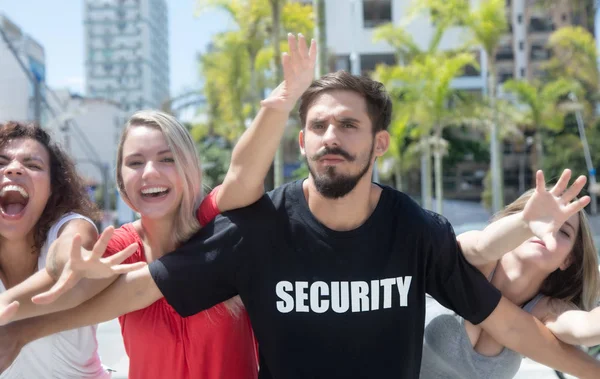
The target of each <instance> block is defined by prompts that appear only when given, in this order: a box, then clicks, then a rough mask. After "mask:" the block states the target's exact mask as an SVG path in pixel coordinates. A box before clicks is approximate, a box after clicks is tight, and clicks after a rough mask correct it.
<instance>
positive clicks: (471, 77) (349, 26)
mask: <svg viewBox="0 0 600 379" xmlns="http://www.w3.org/2000/svg"><path fill="white" fill-rule="evenodd" d="M415 1H418V0H326V1H325V7H326V10H325V13H326V17H327V28H326V29H327V45H328V49H329V53H330V55H333V56H334V59H335V67H334V68H335V69H336V70H339V69H345V70H348V71H350V70H351V69H352V68H353V67H354V70H355V72H365V71H371V70H373V69H374V68H375V65H376V64H378V63H387V64H394V63H395V59H394V55H393V49H392V47H391V46H389V45H388V44H386V43H384V42H379V43H375V42H373V31H374V28H375V27H377V26H379V25H381V24H384V23H389V22H393V23H394V24H396V25H399V24H400V23H401V22H404V21H405V20H406V19H407V16H408V15H409V12H410V7H411V6H412V5H413V4H414V2H415ZM470 3H471V6H472V7H476V6H477V5H478V3H479V0H471V1H470ZM555 3H556V4H554V5H553V7H552V9H542V8H539V7H535V6H533V5H532V4H530V2H528V1H527V0H506V16H507V21H508V24H509V25H508V31H507V33H506V34H505V35H504V36H502V38H501V40H500V43H499V46H498V51H497V53H496V56H495V57H493V58H492V59H495V61H496V69H497V71H498V72H497V75H498V81H499V82H500V83H503V82H504V81H506V80H508V79H513V78H514V79H528V80H531V79H534V78H539V77H543V75H544V72H543V63H544V61H546V60H547V59H548V58H549V56H550V55H549V52H548V50H547V48H546V46H545V45H546V42H547V41H548V38H549V36H550V34H551V33H552V32H553V31H554V30H556V29H557V28H560V27H563V26H567V25H573V24H576V20H575V18H574V16H573V13H572V9H571V7H572V6H571V5H570V4H569V0H557V1H556V2H555ZM405 28H406V30H407V31H408V32H409V33H410V34H411V35H412V37H413V38H414V40H415V42H416V43H417V44H418V45H419V46H420V47H421V48H426V47H427V45H428V43H429V41H430V40H431V38H432V37H433V33H434V28H433V26H432V25H431V22H430V21H429V18H428V17H426V16H423V15H419V16H417V17H415V18H414V19H412V20H411V22H409V23H408V24H407V25H406V26H405ZM468 38H469V36H468V34H467V31H466V30H465V29H464V28H459V27H455V28H450V29H449V30H447V31H446V33H445V34H444V36H443V38H442V40H441V43H440V46H439V48H440V49H441V50H446V49H451V48H457V47H460V46H461V45H464V43H465V42H467V41H468ZM353 52H354V53H355V54H354V55H353V54H352V53H353ZM474 54H476V55H477V56H478V59H479V63H480V68H481V70H480V71H477V70H475V69H474V68H471V67H468V68H467V70H466V72H465V75H464V76H462V77H460V78H457V79H455V80H454V82H453V83H452V84H453V86H454V88H458V89H467V90H481V89H485V88H486V85H487V83H486V82H485V80H484V78H485V77H486V75H487V73H486V65H487V57H486V56H485V53H484V51H483V50H482V49H479V51H474ZM352 56H354V57H356V60H355V63H352V60H351V57H352Z"/></svg>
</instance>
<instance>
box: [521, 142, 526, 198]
mask: <svg viewBox="0 0 600 379" xmlns="http://www.w3.org/2000/svg"><path fill="white" fill-rule="evenodd" d="M526 156H527V153H526V152H525V150H523V152H521V153H519V196H520V195H521V194H522V193H523V192H525V158H526Z"/></svg>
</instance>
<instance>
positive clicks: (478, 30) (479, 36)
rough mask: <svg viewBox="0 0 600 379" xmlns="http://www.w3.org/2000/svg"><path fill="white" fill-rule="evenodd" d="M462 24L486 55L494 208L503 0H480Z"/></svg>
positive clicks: (498, 196) (498, 187)
mask: <svg viewBox="0 0 600 379" xmlns="http://www.w3.org/2000/svg"><path fill="white" fill-rule="evenodd" d="M464 23H465V26H466V27H467V28H468V29H469V31H470V32H471V34H472V36H473V39H474V42H475V44H477V45H479V46H481V48H482V49H483V51H484V52H485V55H486V56H487V75H488V76H487V93H486V94H487V97H488V99H489V105H490V107H491V109H492V110H493V115H494V116H493V119H492V120H493V122H492V124H491V129H490V163H491V171H492V191H493V193H492V211H493V212H497V211H499V210H500V209H501V208H502V207H503V206H504V204H503V203H504V199H503V197H504V196H503V192H504V189H503V185H502V184H503V183H502V182H503V181H502V178H501V175H502V171H503V170H502V155H501V154H502V151H501V149H500V146H499V145H500V144H499V143H498V142H499V138H498V137H499V136H498V125H497V117H496V114H497V107H496V96H497V89H496V83H497V71H496V62H495V61H496V52H497V50H498V45H499V44H500V39H501V37H502V36H503V35H504V34H505V33H506V32H507V31H508V21H507V20H506V10H505V1H504V0H483V1H481V2H480V3H479V7H478V8H476V9H473V10H471V11H469V12H468V14H467V16H466V17H465V19H464Z"/></svg>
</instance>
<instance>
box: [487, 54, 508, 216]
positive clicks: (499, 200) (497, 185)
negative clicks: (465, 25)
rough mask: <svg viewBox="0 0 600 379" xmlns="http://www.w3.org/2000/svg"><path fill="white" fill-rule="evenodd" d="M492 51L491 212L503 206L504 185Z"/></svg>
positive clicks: (490, 56)
mask: <svg viewBox="0 0 600 379" xmlns="http://www.w3.org/2000/svg"><path fill="white" fill-rule="evenodd" d="M492 53H493V52H488V57H487V58H488V70H489V72H488V97H489V99H490V107H491V108H492V114H493V116H492V118H493V119H492V129H491V130H490V169H491V173H492V212H493V213H496V212H498V211H499V210H500V209H502V208H503V207H504V201H503V198H504V186H503V185H502V150H500V146H501V141H500V137H499V135H498V110H497V109H496V67H495V66H494V63H493V61H492V60H493V59H494V54H492Z"/></svg>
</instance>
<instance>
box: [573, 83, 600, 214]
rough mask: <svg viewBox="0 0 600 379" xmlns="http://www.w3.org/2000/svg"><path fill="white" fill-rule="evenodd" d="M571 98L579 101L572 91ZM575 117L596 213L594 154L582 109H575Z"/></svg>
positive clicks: (596, 188)
mask: <svg viewBox="0 0 600 379" xmlns="http://www.w3.org/2000/svg"><path fill="white" fill-rule="evenodd" d="M569 99H571V101H574V102H577V101H578V100H577V96H576V95H575V94H574V93H573V92H571V93H570V94H569ZM575 118H576V119H577V129H578V130H579V139H581V145H583V156H584V158H585V165H586V166H587V170H588V174H589V181H588V183H589V184H588V191H589V193H590V197H591V199H592V201H591V202H590V208H591V212H590V213H591V214H593V215H595V214H597V213H598V201H597V198H596V195H597V193H598V192H599V191H598V190H599V188H598V184H597V183H596V169H595V168H594V164H593V163H592V155H591V154H590V147H589V145H588V141H587V137H586V136H585V128H584V125H583V117H582V116H581V110H580V109H577V110H576V111H575Z"/></svg>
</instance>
